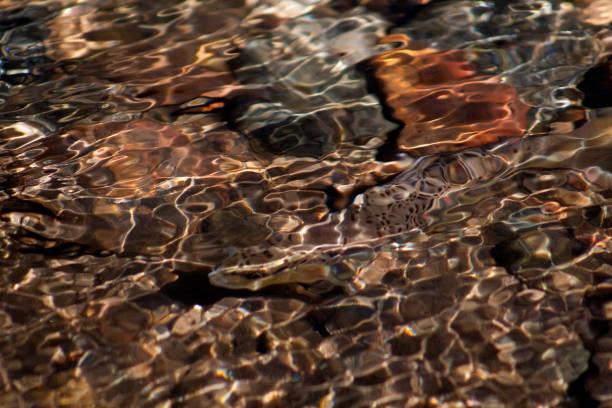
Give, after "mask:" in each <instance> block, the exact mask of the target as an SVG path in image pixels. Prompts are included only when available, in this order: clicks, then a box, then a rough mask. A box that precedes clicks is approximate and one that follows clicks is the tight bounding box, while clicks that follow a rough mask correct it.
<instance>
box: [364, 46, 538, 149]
mask: <svg viewBox="0 0 612 408" xmlns="http://www.w3.org/2000/svg"><path fill="white" fill-rule="evenodd" d="M386 41H387V42H392V41H395V42H397V41H401V42H404V43H405V45H404V46H402V47H401V48H398V49H394V50H391V51H388V52H385V53H382V54H379V55H378V56H376V57H375V58H373V59H372V61H371V62H372V64H373V66H374V72H375V75H376V78H377V79H378V81H379V83H380V85H381V87H382V91H383V93H384V94H385V96H386V102H387V105H388V106H389V107H390V108H391V109H392V111H393V115H394V116H395V118H397V119H399V120H400V121H402V122H403V123H404V124H405V126H404V129H402V131H401V134H400V137H399V139H398V147H399V149H401V150H403V151H407V152H409V153H411V154H415V155H424V154H432V153H436V152H443V151H456V150H462V149H466V148H469V147H476V146H481V145H484V144H488V143H492V142H496V141H497V140H499V139H500V138H502V137H512V136H521V135H522V134H524V133H525V131H526V129H527V126H528V117H527V113H528V111H529V106H528V105H526V104H524V103H523V102H522V101H521V100H520V99H519V97H518V95H517V93H516V90H515V89H514V88H513V87H511V86H509V85H505V84H503V83H500V82H499V79H498V78H497V77H494V76H490V75H489V76H487V75H480V74H479V73H478V72H477V71H476V67H475V66H474V64H472V63H471V62H469V61H466V58H465V53H464V52H463V51H459V50H451V51H437V50H432V49H426V48H420V47H419V46H418V44H415V43H413V42H410V40H409V39H408V38H406V37H404V36H401V35H393V36H389V37H388V38H387V40H386Z"/></svg>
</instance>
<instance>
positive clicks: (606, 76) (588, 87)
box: [578, 56, 612, 109]
mask: <svg viewBox="0 0 612 408" xmlns="http://www.w3.org/2000/svg"><path fill="white" fill-rule="evenodd" d="M578 89H580V90H581V91H582V92H583V93H584V99H583V101H582V104H583V105H584V106H586V107H587V108H594V109H596V108H607V107H609V106H612V56H611V57H608V58H606V59H605V60H604V61H603V62H602V63H601V64H598V65H595V66H594V67H593V68H591V69H589V70H588V71H587V73H586V74H584V78H583V79H582V82H580V83H579V84H578Z"/></svg>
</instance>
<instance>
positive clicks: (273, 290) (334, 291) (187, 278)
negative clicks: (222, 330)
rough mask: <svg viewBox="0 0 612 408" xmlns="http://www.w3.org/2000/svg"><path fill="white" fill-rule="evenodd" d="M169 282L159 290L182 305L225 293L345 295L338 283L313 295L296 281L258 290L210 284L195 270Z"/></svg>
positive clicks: (312, 298) (311, 299) (314, 298)
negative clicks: (227, 287)
mask: <svg viewBox="0 0 612 408" xmlns="http://www.w3.org/2000/svg"><path fill="white" fill-rule="evenodd" d="M178 275H179V277H178V279H177V280H175V281H174V282H172V283H169V284H167V285H165V286H164V287H163V288H162V289H161V290H160V292H161V293H162V294H164V295H166V296H168V297H169V298H171V299H172V300H174V301H177V302H181V303H183V304H186V305H200V306H206V305H212V304H214V303H216V302H218V301H220V300H221V299H224V298H226V297H233V298H241V299H246V298H250V297H266V298H277V299H298V300H301V301H303V302H306V303H318V302H321V301H322V300H326V299H329V298H331V297H335V296H341V295H344V296H346V293H345V291H344V290H343V289H342V288H341V287H334V288H331V289H330V290H329V291H328V292H326V293H324V294H321V295H316V294H312V293H310V292H307V288H306V290H304V289H303V288H304V287H303V286H299V285H293V286H292V285H273V286H268V287H266V288H263V289H261V290H259V291H255V292H253V291H250V290H245V289H242V290H233V289H225V288H221V287H217V286H213V285H212V284H211V283H210V281H209V280H208V276H207V275H206V274H202V273H198V272H189V273H185V272H181V273H179V274H178Z"/></svg>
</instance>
